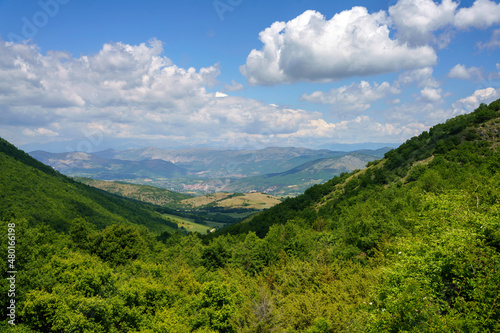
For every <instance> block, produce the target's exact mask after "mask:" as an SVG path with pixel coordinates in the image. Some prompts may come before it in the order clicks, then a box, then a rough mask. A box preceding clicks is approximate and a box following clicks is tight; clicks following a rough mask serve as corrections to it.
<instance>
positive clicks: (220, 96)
mask: <svg viewBox="0 0 500 333" xmlns="http://www.w3.org/2000/svg"><path fill="white" fill-rule="evenodd" d="M227 96H228V95H227V94H224V93H221V92H220V91H218V92H216V93H215V97H216V98H222V97H227Z"/></svg>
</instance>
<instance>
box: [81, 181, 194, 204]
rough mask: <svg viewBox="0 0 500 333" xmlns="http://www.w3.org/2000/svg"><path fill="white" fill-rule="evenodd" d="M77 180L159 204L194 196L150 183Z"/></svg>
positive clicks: (171, 202)
mask: <svg viewBox="0 0 500 333" xmlns="http://www.w3.org/2000/svg"><path fill="white" fill-rule="evenodd" d="M75 180H76V181H78V182H80V183H83V184H86V185H89V186H92V187H95V188H99V189H101V190H104V191H107V192H110V193H113V194H117V195H121V196H124V197H127V198H131V199H135V200H139V201H143V202H148V203H151V204H153V205H158V206H166V207H170V206H174V207H175V205H176V204H177V203H179V202H180V201H182V200H186V199H190V198H193V196H192V195H189V194H183V193H178V192H174V191H170V190H167V189H163V188H158V187H154V186H150V185H138V184H129V183H125V182H115V181H103V180H97V179H92V178H83V177H76V178H75Z"/></svg>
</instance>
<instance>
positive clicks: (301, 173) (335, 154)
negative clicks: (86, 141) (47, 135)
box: [30, 147, 390, 196]
mask: <svg viewBox="0 0 500 333" xmlns="http://www.w3.org/2000/svg"><path fill="white" fill-rule="evenodd" d="M389 150H390V148H382V149H378V150H359V151H354V152H340V151H331V150H328V149H320V150H314V149H306V148H295V147H269V148H265V149H260V150H229V149H211V148H191V149H180V150H166V149H160V148H155V147H147V148H141V149H128V150H114V149H108V150H104V151H100V152H96V153H92V154H88V153H83V152H70V153H49V152H44V151H33V152H31V153H30V155H31V156H33V157H34V158H36V159H37V160H39V161H40V162H42V163H44V164H47V165H50V166H52V167H53V168H54V169H56V170H58V171H60V172H61V173H64V174H66V175H69V176H74V177H89V178H94V179H100V180H121V181H126V182H132V183H138V184H148V185H154V186H158V187H163V188H167V189H169V190H173V191H178V192H183V193H190V194H205V193H213V192H221V191H227V192H251V191H259V192H264V193H269V194H273V195H281V196H287V195H292V196H294V195H298V194H300V193H302V192H303V191H304V190H305V189H306V188H307V187H309V186H311V185H314V184H319V183H322V182H324V181H326V180H328V179H330V178H332V177H333V176H335V175H338V174H340V173H342V172H350V171H353V170H355V169H360V168H363V167H364V166H365V165H366V163H368V162H370V161H373V160H375V159H379V158H382V157H383V156H384V154H385V153H386V152H387V151H389Z"/></svg>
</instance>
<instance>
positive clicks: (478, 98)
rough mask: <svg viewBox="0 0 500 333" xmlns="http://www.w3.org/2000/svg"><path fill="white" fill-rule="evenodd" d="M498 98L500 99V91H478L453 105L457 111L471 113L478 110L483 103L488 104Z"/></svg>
mask: <svg viewBox="0 0 500 333" xmlns="http://www.w3.org/2000/svg"><path fill="white" fill-rule="evenodd" d="M498 98H500V89H495V88H491V87H490V88H486V89H480V90H476V91H475V92H474V93H473V94H472V95H471V96H469V97H466V98H462V99H460V100H458V101H457V102H455V103H453V108H454V109H455V110H464V111H463V113H465V112H471V111H474V110H475V109H477V108H478V107H479V105H480V104H481V103H486V104H488V103H491V102H493V101H494V100H496V99H498Z"/></svg>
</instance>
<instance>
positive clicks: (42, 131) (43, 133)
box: [23, 127, 59, 137]
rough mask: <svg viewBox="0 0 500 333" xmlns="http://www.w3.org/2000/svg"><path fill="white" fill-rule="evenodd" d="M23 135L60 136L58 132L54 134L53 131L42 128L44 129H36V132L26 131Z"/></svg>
mask: <svg viewBox="0 0 500 333" xmlns="http://www.w3.org/2000/svg"><path fill="white" fill-rule="evenodd" d="M23 134H24V135H28V136H49V137H53V136H58V135H59V133H57V132H54V131H52V130H49V129H46V128H42V127H40V128H37V129H34V130H30V129H24V130H23Z"/></svg>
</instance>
